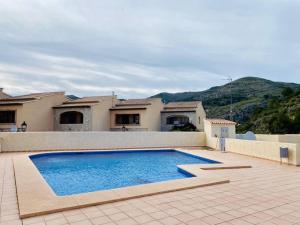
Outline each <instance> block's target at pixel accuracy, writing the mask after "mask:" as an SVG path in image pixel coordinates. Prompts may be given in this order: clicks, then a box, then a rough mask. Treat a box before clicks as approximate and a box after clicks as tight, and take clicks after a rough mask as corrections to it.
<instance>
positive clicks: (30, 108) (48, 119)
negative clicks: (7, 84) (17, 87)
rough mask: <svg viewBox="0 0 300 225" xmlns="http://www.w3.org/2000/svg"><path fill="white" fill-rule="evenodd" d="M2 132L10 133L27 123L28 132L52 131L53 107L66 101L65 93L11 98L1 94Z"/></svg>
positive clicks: (0, 122) (0, 128) (0, 116)
mask: <svg viewBox="0 0 300 225" xmlns="http://www.w3.org/2000/svg"><path fill="white" fill-rule="evenodd" d="M0 93H1V97H0V130H1V131H9V130H15V129H17V128H20V127H21V124H22V123H23V122H25V123H26V124H27V131H52V130H53V124H54V122H53V110H52V107H53V106H55V105H57V104H61V103H62V102H63V101H65V100H66V97H65V93H64V92H46V93H35V94H29V95H21V96H16V97H11V96H9V95H6V94H3V91H1V92H0Z"/></svg>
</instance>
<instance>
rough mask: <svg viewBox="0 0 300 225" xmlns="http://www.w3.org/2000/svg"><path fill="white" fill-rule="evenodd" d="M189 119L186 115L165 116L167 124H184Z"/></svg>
mask: <svg viewBox="0 0 300 225" xmlns="http://www.w3.org/2000/svg"><path fill="white" fill-rule="evenodd" d="M189 121H190V120H189V118H188V117H187V116H169V117H168V118H167V124H169V125H184V124H187V123H188V122H189Z"/></svg>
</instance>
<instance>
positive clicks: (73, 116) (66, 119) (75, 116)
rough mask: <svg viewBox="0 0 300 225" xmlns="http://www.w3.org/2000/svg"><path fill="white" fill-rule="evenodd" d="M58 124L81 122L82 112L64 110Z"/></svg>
mask: <svg viewBox="0 0 300 225" xmlns="http://www.w3.org/2000/svg"><path fill="white" fill-rule="evenodd" d="M60 124H83V114H82V113H81V112H76V111H70V112H64V113H62V114H61V115H60Z"/></svg>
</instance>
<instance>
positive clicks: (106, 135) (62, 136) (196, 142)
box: [0, 132, 206, 152]
mask: <svg viewBox="0 0 300 225" xmlns="http://www.w3.org/2000/svg"><path fill="white" fill-rule="evenodd" d="M1 139H2V140H1ZM0 143H1V146H0V151H1V150H2V152H18V151H45V150H46V151H48V150H49V151H50V150H92V149H113V148H150V147H187V146H205V144H206V143H205V133H203V132H25V133H0Z"/></svg>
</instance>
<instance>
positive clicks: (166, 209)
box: [0, 151, 300, 225]
mask: <svg viewBox="0 0 300 225" xmlns="http://www.w3.org/2000/svg"><path fill="white" fill-rule="evenodd" d="M197 152H198V151H197ZM199 152H200V151H199ZM20 154H22V153H20ZM201 154H202V155H203V156H204V157H208V158H211V159H218V160H220V159H221V161H222V160H224V161H233V162H236V163H244V164H250V165H252V166H253V168H251V169H240V170H219V171H213V172H214V173H218V174H220V175H224V176H228V174H229V175H230V179H231V183H229V184H222V185H217V186H210V187H202V188H195V189H190V190H185V191H178V192H173V193H167V194H160V195H154V196H150V197H143V198H139V199H134V200H127V201H122V202H117V203H112V204H106V205H99V206H94V207H89V208H83V209H78V210H71V211H65V212H61V213H55V214H49V215H46V216H39V217H33V218H29V219H24V220H20V219H19V217H18V206H17V197H16V190H15V183H14V172H13V164H12V156H13V154H6V153H3V154H0V191H1V192H0V202H1V208H0V225H20V224H24V225H29V224H30V225H58V224H61V225H63V224H72V225H92V224H94V225H98V224H106V225H109V224H124V225H131V224H151V225H155V224H191V225H202V224H223V225H225V224H228V225H230V224H231V225H247V224H264V225H269V224H277V225H285V224H300V168H299V167H294V166H280V165H279V164H278V163H275V162H270V161H266V160H260V159H255V158H250V157H246V156H241V155H236V154H231V153H225V154H222V153H220V152H216V151H201ZM32 190H33V191H34V187H32Z"/></svg>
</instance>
